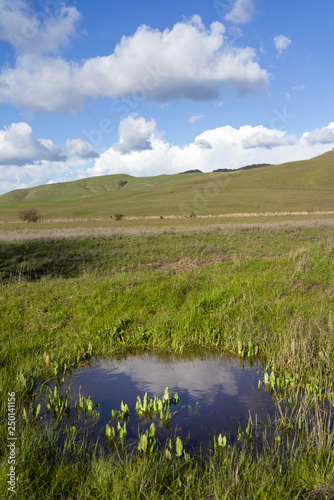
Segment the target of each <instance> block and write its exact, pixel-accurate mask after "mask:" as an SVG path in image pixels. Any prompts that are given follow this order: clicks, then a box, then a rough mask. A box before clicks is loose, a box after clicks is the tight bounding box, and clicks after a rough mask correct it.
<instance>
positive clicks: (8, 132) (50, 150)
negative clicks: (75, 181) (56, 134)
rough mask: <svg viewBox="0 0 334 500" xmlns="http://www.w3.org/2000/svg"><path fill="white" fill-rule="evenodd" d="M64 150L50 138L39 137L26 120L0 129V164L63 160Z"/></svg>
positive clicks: (18, 164)
mask: <svg viewBox="0 0 334 500" xmlns="http://www.w3.org/2000/svg"><path fill="white" fill-rule="evenodd" d="M63 157H64V152H63V151H62V150H61V149H60V148H59V147H58V146H56V145H55V144H53V142H52V141H51V140H50V139H37V137H35V135H34V134H33V131H32V128H31V127H30V125H28V124H27V123H25V122H20V123H13V124H12V125H10V126H9V127H7V128H5V129H4V130H0V165H17V166H21V165H26V164H27V163H41V162H42V161H44V160H48V161H61V160H63Z"/></svg>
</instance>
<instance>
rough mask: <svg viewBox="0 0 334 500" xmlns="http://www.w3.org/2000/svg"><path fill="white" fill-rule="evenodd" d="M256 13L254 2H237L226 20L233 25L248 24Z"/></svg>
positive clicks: (241, 0) (251, 0)
mask: <svg viewBox="0 0 334 500" xmlns="http://www.w3.org/2000/svg"><path fill="white" fill-rule="evenodd" d="M254 11H255V9H254V4H253V0H236V2H235V4H234V6H233V8H232V10H231V11H230V12H228V13H227V14H226V16H225V20H226V21H230V22H232V23H233V24H246V23H248V22H249V21H251V20H252V19H253V16H254Z"/></svg>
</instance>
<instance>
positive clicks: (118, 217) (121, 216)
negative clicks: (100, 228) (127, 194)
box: [114, 214, 124, 220]
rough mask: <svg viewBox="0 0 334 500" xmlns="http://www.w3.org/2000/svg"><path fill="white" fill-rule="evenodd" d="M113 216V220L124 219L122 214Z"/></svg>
mask: <svg viewBox="0 0 334 500" xmlns="http://www.w3.org/2000/svg"><path fill="white" fill-rule="evenodd" d="M114 217H115V220H122V219H124V214H115V215H114Z"/></svg>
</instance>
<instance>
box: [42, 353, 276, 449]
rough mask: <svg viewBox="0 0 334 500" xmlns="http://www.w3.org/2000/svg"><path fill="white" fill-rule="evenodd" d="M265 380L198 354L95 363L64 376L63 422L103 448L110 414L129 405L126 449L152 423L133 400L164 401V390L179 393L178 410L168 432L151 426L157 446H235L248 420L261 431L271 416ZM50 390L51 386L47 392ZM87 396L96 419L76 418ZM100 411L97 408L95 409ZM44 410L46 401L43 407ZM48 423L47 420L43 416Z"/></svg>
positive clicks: (243, 365) (245, 366) (228, 360)
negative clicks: (217, 439) (221, 440)
mask: <svg viewBox="0 0 334 500" xmlns="http://www.w3.org/2000/svg"><path fill="white" fill-rule="evenodd" d="M259 379H260V380H263V367H260V366H259V365H256V364H254V365H253V366H250V365H249V363H248V362H246V361H245V362H240V360H238V359H236V358H232V357H226V356H225V357H222V356H220V355H217V354H210V353H204V354H203V353H202V354H201V355H198V354H197V355H192V356H188V357H183V358H175V357H168V358H166V357H157V356H155V355H149V354H146V355H131V356H127V357H126V358H122V359H95V360H93V362H92V363H90V365H85V366H83V367H81V368H80V369H77V370H75V371H73V372H72V373H71V374H69V375H67V376H65V381H64V385H63V386H62V387H61V389H59V392H61V393H62V394H64V393H65V391H66V390H69V392H70V407H71V411H70V415H68V416H67V417H65V416H64V422H63V423H62V425H68V424H69V423H71V424H72V425H76V426H78V425H83V426H86V428H89V429H90V435H91V438H92V439H94V440H96V438H97V437H98V438H99V442H101V443H102V444H103V442H104V441H105V429H106V424H107V423H109V425H110V426H112V425H114V426H115V428H116V427H117V419H116V423H113V422H112V421H111V411H112V410H119V409H120V407H121V401H123V402H124V403H127V405H128V407H129V410H130V415H129V418H128V420H127V424H126V427H127V441H126V442H127V444H131V443H134V442H138V434H139V433H141V431H143V430H145V429H147V428H149V426H150V424H151V423H152V422H153V421H154V420H153V417H152V419H150V418H148V419H147V421H146V422H145V419H144V417H142V418H141V419H139V418H138V415H137V412H136V410H135V407H136V401H137V396H140V397H141V399H143V396H144V394H145V393H146V392H147V393H148V396H151V397H153V396H154V395H156V396H159V397H160V398H161V397H162V396H163V394H164V391H165V388H166V387H168V388H169V390H172V391H173V392H174V394H175V392H176V393H178V396H179V402H178V404H177V406H175V405H172V406H171V408H170V410H171V414H172V421H171V426H170V429H168V428H166V425H164V426H161V425H159V424H160V420H159V417H157V420H156V421H155V425H156V427H157V437H158V439H159V442H161V443H162V442H164V440H165V439H166V438H168V437H171V438H173V437H175V436H176V435H177V436H179V437H181V439H182V441H183V442H184V443H185V445H186V446H187V448H188V449H191V448H195V449H198V448H199V447H203V448H206V447H207V446H212V444H213V436H218V434H219V433H222V434H223V435H224V434H225V435H227V436H229V439H230V440H231V441H233V440H234V439H235V438H236V436H237V434H238V429H239V428H241V429H242V430H245V428H246V426H247V422H248V420H249V418H250V417H251V418H252V421H253V423H254V425H255V424H256V425H257V426H259V427H261V426H262V425H264V424H265V423H266V422H267V416H268V415H273V413H274V406H275V405H274V402H273V401H272V399H271V397H270V394H266V393H265V392H264V391H259V390H258V381H259ZM51 389H52V386H51ZM80 396H84V397H85V398H88V397H89V396H91V398H92V400H93V403H94V410H95V411H96V412H98V413H99V416H98V417H94V418H88V417H83V415H81V416H80V411H74V404H75V401H79V397H80ZM97 403H98V404H99V407H95V405H96V404H97ZM44 409H45V401H44ZM45 416H46V418H47V420H50V419H51V415H48V414H47V413H46V411H45Z"/></svg>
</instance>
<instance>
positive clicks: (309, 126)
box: [0, 0, 334, 194]
mask: <svg viewBox="0 0 334 500" xmlns="http://www.w3.org/2000/svg"><path fill="white" fill-rule="evenodd" d="M333 18H334V2H333V1H332V0H322V1H321V2H319V1H318V2H316V0H308V1H307V2H306V1H302V0H227V1H219V0H183V1H182V2H181V1H180V0H178V1H176V0H169V2H160V1H157V0H154V1H153V0H143V1H141V2H138V0H136V1H134V0H123V1H122V2H115V1H113V2H110V1H107V0H96V1H94V2H92V1H90V0H81V1H78V0H65V1H62V2H61V1H58V0H0V194H2V193H5V192H8V191H11V190H13V189H19V188H28V187H33V186H37V185H41V184H51V183H55V182H63V181H70V180H75V179H80V178H84V177H91V176H98V175H107V174H115V173H126V174H130V175H134V176H151V175H160V174H173V173H177V172H182V171H186V170H189V169H199V170H201V171H203V172H211V171H212V170H215V169H218V168H232V169H235V168H240V167H242V166H244V165H249V164H254V163H271V164H278V163H282V162H286V161H294V160H299V159H308V158H312V157H314V156H317V155H319V154H322V153H324V152H325V151H328V150H330V149H332V148H333V147H334V116H333V114H334V92H333V79H334V66H333V62H334V61H333V47H334V30H333V26H332V25H333Z"/></svg>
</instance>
